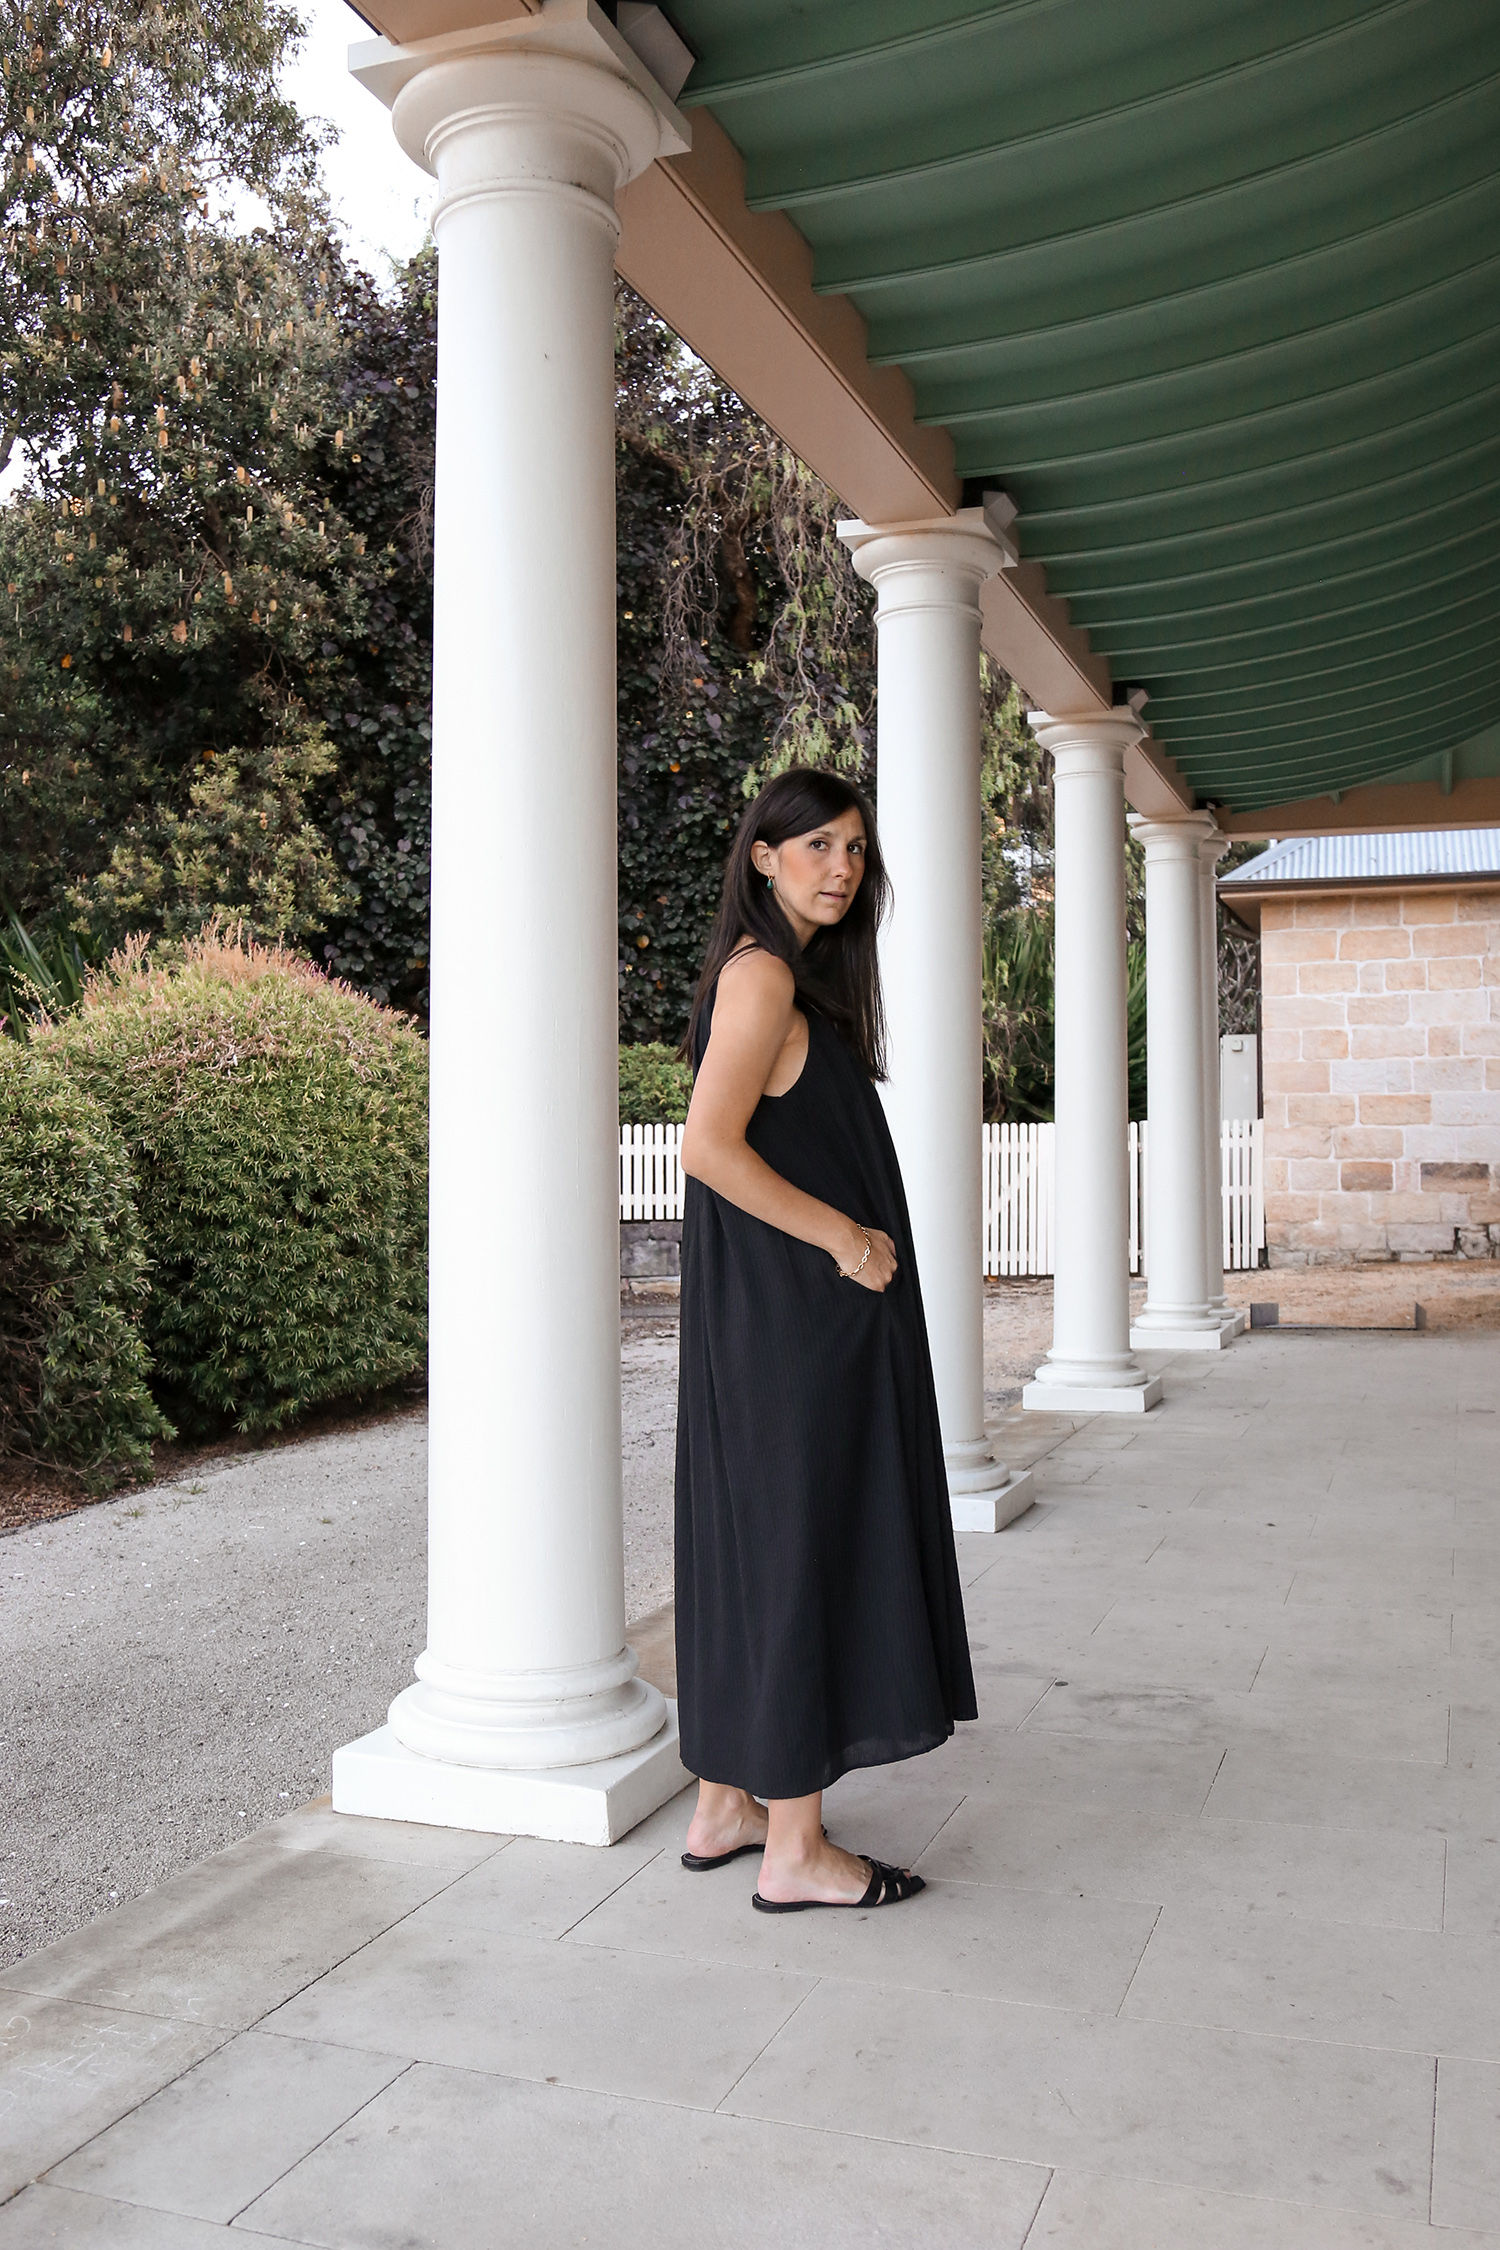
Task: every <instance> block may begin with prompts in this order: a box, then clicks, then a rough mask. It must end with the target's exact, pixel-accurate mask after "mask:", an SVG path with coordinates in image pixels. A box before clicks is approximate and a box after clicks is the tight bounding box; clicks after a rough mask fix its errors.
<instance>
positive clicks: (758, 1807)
mask: <svg viewBox="0 0 1500 2250" xmlns="http://www.w3.org/2000/svg"><path fill="white" fill-rule="evenodd" d="M765 1840H766V1808H765V1806H764V1805H763V1804H761V1802H760V1801H759V1799H758V1798H756V1797H751V1796H747V1795H746V1793H745V1792H744V1791H743V1790H734V1791H732V1792H731V1791H730V1790H727V1789H724V1790H716V1791H715V1793H714V1800H713V1802H712V1803H710V1804H705V1802H704V1800H703V1797H702V1796H701V1795H700V1797H699V1799H698V1809H697V1811H696V1812H695V1813H694V1814H693V1818H692V1821H691V1823H690V1825H689V1828H688V1832H687V1849H688V1850H689V1851H690V1852H691V1853H692V1854H693V1856H694V1858H696V1859H718V1858H719V1857H721V1855H722V1854H723V1853H725V1852H737V1851H741V1850H743V1848H744V1846H745V1845H746V1844H764V1842H765Z"/></svg>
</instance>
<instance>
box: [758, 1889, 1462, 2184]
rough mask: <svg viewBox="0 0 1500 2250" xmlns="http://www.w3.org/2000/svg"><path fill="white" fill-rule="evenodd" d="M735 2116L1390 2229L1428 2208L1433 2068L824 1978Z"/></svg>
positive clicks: (1289, 2042) (1340, 2050) (1304, 2043)
mask: <svg viewBox="0 0 1500 2250" xmlns="http://www.w3.org/2000/svg"><path fill="white" fill-rule="evenodd" d="M888 1911H889V1910H888ZM900 1911H901V1912H903V1913H904V1912H905V1911H906V1909H905V1908H904V1907H903V1908H902V1909H900ZM723 2106H724V2108H725V2109H727V2110H731V2111H733V2112H734V2113H735V2114H736V2115H740V2116H754V2117H762V2118H768V2119H780V2120H782V2121H785V2122H788V2123H790V2122H793V2121H796V2122H799V2123H802V2124H806V2125H821V2126H824V2127H827V2128H828V2129H830V2130H832V2131H836V2132H837V2131H842V2132H863V2133H869V2134H872V2135H877V2136H881V2137H889V2138H891V2139H893V2140H894V2139H906V2140H911V2141H915V2142H917V2143H919V2144H922V2145H926V2146H941V2147H947V2148H959V2149H965V2150H969V2151H973V2152H975V2153H978V2154H984V2155H991V2156H1005V2157H1011V2158H1023V2159H1024V2160H1026V2161H1029V2162H1032V2163H1042V2164H1049V2165H1050V2164H1062V2165H1067V2164H1072V2165H1077V2166H1080V2167H1082V2168H1084V2169H1089V2170H1095V2171H1098V2170H1109V2171H1113V2172H1124V2171H1129V2172H1132V2173H1138V2174H1141V2173H1143V2174H1146V2175H1148V2176H1155V2177H1158V2178H1165V2179H1172V2180H1177V2181H1179V2182H1181V2183H1182V2184H1184V2185H1186V2186H1191V2187H1206V2188H1214V2189H1217V2190H1219V2191H1221V2192H1223V2193H1227V2194H1248V2193H1254V2194H1260V2195H1268V2196H1279V2197H1282V2198H1285V2199H1289V2200H1293V2201H1303V2202H1308V2203H1317V2204H1332V2205H1334V2206H1335V2207H1345V2208H1352V2209H1355V2210H1367V2211H1376V2212H1379V2213H1381V2214H1382V2215H1386V2216H1390V2215H1403V2214H1405V2213H1406V2212H1409V2211H1410V2210H1412V2209H1413V2208H1416V2209H1418V2210H1420V2209H1422V2208H1423V2207H1424V2206H1425V2204H1426V2200H1427V2194H1428V2185H1429V2176H1430V2162H1431V2149H1432V2118H1433V2066H1432V2062H1431V2060H1430V2058H1428V2057H1426V2056H1421V2055H1409V2054H1402V2053H1395V2052H1390V2051H1385V2050H1377V2049H1370V2048H1349V2047H1330V2046H1326V2045H1319V2044H1317V2043H1315V2042H1313V2041H1311V2040H1301V2039H1248V2038H1245V2037H1244V2036H1243V2035H1239V2034H1235V2033H1232V2032H1224V2031H1218V2030H1211V2029H1199V2028H1198V2027H1197V2026H1194V2025H1179V2024H1154V2023H1144V2022H1139V2021H1133V2020H1130V2019H1128V2018H1125V2019H1119V2020H1116V2019H1109V2020H1105V2021H1101V2020H1099V2019H1098V2018H1094V2017H1088V2016H1081V2015H1064V2014H1061V2013H1059V2012H1057V2011H1055V2010H1052V2009H1045V2008H1017V2007H1009V2006H1006V2005H1005V2004H1004V2003H1003V2002H1000V2001H992V2000H971V1999H966V1998H958V1997H955V1996H952V1995H948V1994H935V1993H925V1992H905V1993H902V1994H900V1995H899V1996H898V1995H897V1994H896V1993H893V1992H883V1991H881V1990H880V1989H879V1987H877V1986H871V1985H863V1984H836V1983H834V1982H832V1981H831V1980H830V1981H829V1982H827V1983H824V1984H820V1985H819V1986H818V1989H817V1990H816V1992H814V1993H813V1995H812V1996H811V1998H810V1999H809V2000H808V2001H807V2002H806V2003H805V2004H804V2005H803V2006H802V2007H801V2008H800V2009H799V2010H798V2011H797V2013H796V2015H795V2016H794V2017H793V2018H792V2019H791V2021H790V2022H789V2023H788V2024H787V2025H786V2027H785V2028H784V2029H783V2030H782V2031H781V2032H780V2033H779V2034H778V2036H777V2037H776V2038H775V2039H773V2040H772V2041H771V2043H770V2045H769V2046H768V2047H767V2048H766V2050H765V2052H764V2053H763V2054H762V2055H761V2056H760V2057H759V2058H758V2059H757V2061H756V2062H755V2063H754V2065H753V2066H752V2068H751V2069H750V2070H748V2071H747V2072H746V2073H745V2076H744V2077H743V2078H742V2079H741V2081H740V2083H739V2084H738V2085H737V2086H736V2087H735V2089H734V2092H733V2094H732V2095H731V2096H730V2097H729V2099H728V2101H726V2102H725V2104H724V2105H723Z"/></svg>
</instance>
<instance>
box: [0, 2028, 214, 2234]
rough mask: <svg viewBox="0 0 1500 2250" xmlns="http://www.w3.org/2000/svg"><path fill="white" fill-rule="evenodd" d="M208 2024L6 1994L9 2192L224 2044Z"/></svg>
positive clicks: (4, 2162) (0, 2125) (2, 2147)
mask: <svg viewBox="0 0 1500 2250" xmlns="http://www.w3.org/2000/svg"><path fill="white" fill-rule="evenodd" d="M218 2041H219V2034H218V2033H217V2032H215V2031H211V2030H209V2029H208V2028H207V2027H206V2026H204V2025H203V2024H192V2023H172V2022H169V2021H167V2020H166V2019H164V2018H163V2017H160V2016H148V2015H136V2014H132V2013H130V2012H128V2011H126V2010H124V2009H119V2008H91V2007H87V2006H82V2005H80V2004H78V2003H77V2002H74V2001H70V2000H51V1999H45V1998H33V1997H31V1996H30V1995H28V1994H25V1993H19V1992H6V1993H0V2197H3V2196H7V2195H14V2194H15V2192H16V2190H17V2189H18V2188H21V2187H24V2186H25V2184H26V2182H27V2181H28V2180H30V2179H33V2178H34V2177H35V2176H36V2174H37V2173H38V2172H41V2171H45V2169H46V2167H47V2166H48V2165H49V2164H55V2163H57V2162H58V2161H59V2159H60V2158H62V2157H64V2156H68V2155H70V2154H71V2153H72V2151H73V2150H74V2149H75V2148H77V2147H78V2145H79V2144H80V2142H82V2141H86V2140H88V2139H89V2138H90V2136H91V2135H92V2134H94V2133H98V2132H101V2131H102V2130H103V2128H104V2127H105V2126H106V2125H111V2124H113V2122H114V2120H115V2119H116V2118H117V2117H119V2116H120V2115H122V2113H123V2112H124V2111H125V2110H127V2109H130V2108H132V2107H133V2106H134V2104H135V2103H136V2102H140V2101H144V2100H145V2099H146V2098H147V2097H148V2096H149V2095H151V2094H154V2093H155V2092H156V2091H157V2089H158V2087H160V2086H165V2085H168V2084H169V2083H170V2082H171V2080H172V2079H174V2078H175V2077H176V2076H177V2075H178V2073H179V2072H180V2071H184V2070H187V2069H188V2068H190V2067H191V2065H192V2064H193V2063H195V2062H197V2061H198V2060H199V2058H200V2057H201V2056H203V2055H205V2054H207V2053H209V2052H210V2050H211V2049H212V2048H214V2047H215V2046H217V2044H218Z"/></svg>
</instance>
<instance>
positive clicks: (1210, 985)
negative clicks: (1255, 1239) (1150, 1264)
mask: <svg viewBox="0 0 1500 2250" xmlns="http://www.w3.org/2000/svg"><path fill="white" fill-rule="evenodd" d="M1228 849H1229V838H1228V837H1227V836H1226V835H1224V834H1223V832H1222V831H1221V830H1220V829H1217V828H1210V829H1209V831H1208V833H1207V835H1205V836H1204V838H1203V841H1202V843H1201V845H1200V846H1199V855H1198V856H1199V870H1198V880H1199V884H1200V890H1199V900H1200V923H1199V942H1200V945H1201V947H1202V962H1203V968H1202V975H1201V983H1202V1010H1203V1016H1202V1021H1203V1132H1204V1139H1205V1142H1206V1144H1207V1147H1208V1151H1209V1163H1208V1177H1207V1180H1206V1181H1205V1189H1206V1193H1205V1199H1204V1201H1205V1211H1206V1217H1207V1227H1206V1240H1205V1242H1204V1284H1203V1286H1204V1296H1205V1298H1206V1300H1207V1303H1208V1307H1209V1310H1210V1311H1211V1312H1212V1313H1213V1315H1214V1317H1215V1319H1216V1320H1217V1321H1218V1323H1219V1326H1220V1329H1221V1331H1222V1333H1223V1337H1224V1341H1225V1343H1226V1344H1228V1343H1232V1342H1233V1340H1234V1338H1235V1337H1236V1336H1238V1335H1240V1334H1241V1333H1242V1332H1243V1331H1244V1330H1245V1329H1246V1328H1248V1327H1249V1325H1250V1315H1249V1313H1248V1311H1247V1310H1246V1309H1245V1307H1244V1306H1243V1305H1239V1306H1235V1305H1231V1304H1230V1302H1229V1300H1228V1298H1227V1297H1226V1296H1225V1294H1224V1158H1223V1135H1222V1133H1221V1131H1220V1119H1219V893H1218V884H1217V873H1216V871H1217V868H1218V864H1219V861H1220V860H1221V859H1222V858H1223V857H1224V854H1225V852H1227V851H1228Z"/></svg>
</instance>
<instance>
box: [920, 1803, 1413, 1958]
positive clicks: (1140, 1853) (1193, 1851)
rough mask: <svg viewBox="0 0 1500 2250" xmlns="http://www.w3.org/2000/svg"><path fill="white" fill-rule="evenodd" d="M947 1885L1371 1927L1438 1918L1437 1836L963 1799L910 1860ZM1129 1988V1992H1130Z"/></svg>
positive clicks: (1409, 1927)
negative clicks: (1200, 1906)
mask: <svg viewBox="0 0 1500 2250" xmlns="http://www.w3.org/2000/svg"><path fill="white" fill-rule="evenodd" d="M918 1866H919V1868H920V1871H921V1873H922V1874H924V1875H931V1876H939V1877H943V1878H945V1879H946V1880H948V1881H950V1882H955V1883H979V1884H1004V1885H1008V1886H1010V1887H1013V1888H1015V1889H1018V1890H1046V1891H1058V1892H1066V1893H1071V1894H1072V1895H1073V1896H1075V1897H1077V1896H1080V1895H1086V1896H1091V1897H1096V1898H1116V1899H1139V1900H1141V1901H1143V1902H1146V1903H1150V1904H1153V1905H1159V1906H1167V1905H1178V1906H1182V1905H1190V1904H1192V1903H1194V1902H1203V1903H1212V1904H1218V1905H1221V1906H1238V1907H1240V1908H1242V1909H1244V1910H1246V1911H1248V1912H1251V1913H1254V1914H1257V1915H1270V1916H1274V1917H1277V1918H1284V1917H1287V1916H1299V1917H1304V1918H1306V1917H1311V1918H1312V1919H1313V1920H1315V1921H1325V1922H1348V1923H1354V1924H1358V1925H1367V1926H1371V1927H1381V1926H1387V1925H1388V1926H1390V1927H1391V1928H1394V1929H1397V1930H1400V1931H1408V1930H1433V1931H1436V1930H1439V1929H1441V1928H1442V1926H1443V1876H1444V1849H1443V1839H1442V1837H1441V1836H1436V1835H1428V1836H1419V1835H1405V1834H1402V1833H1400V1832H1399V1831H1395V1832H1393V1831H1392V1830H1390V1829H1384V1828H1381V1829H1374V1828H1370V1829H1362V1828H1289V1827H1278V1826H1275V1825H1273V1824H1271V1823H1267V1822H1260V1821H1240V1820H1214V1819H1202V1820H1163V1819H1160V1818H1147V1817H1144V1816H1142V1817H1138V1818H1135V1819H1132V1818H1131V1817H1130V1816H1129V1815H1128V1814H1123V1813H1114V1814H1111V1815H1108V1816H1102V1815H1100V1814H1099V1813H1094V1812H1082V1811H1079V1810H1077V1809H1076V1808H1073V1807H1065V1806H1047V1805H1028V1806H1026V1807H1024V1808H1020V1809H1018V1808H1015V1807H1013V1806H1010V1805H1007V1804H1004V1803H998V1804H997V1803H995V1802H993V1801H991V1800H988V1799H984V1798H980V1797H979V1796H977V1795H976V1796H971V1797H966V1798H965V1800H964V1802H963V1803H962V1805H960V1806H959V1808H958V1810H957V1811H956V1812H955V1813H954V1815H953V1818H952V1819H951V1820H950V1821H948V1822H946V1823H945V1825H944V1827H943V1829H942V1831H941V1833H940V1834H939V1835H938V1836H937V1837H936V1838H935V1839H934V1841H933V1843H932V1844H931V1845H930V1846H929V1848H928V1850H927V1851H926V1852H925V1853H924V1854H923V1856H922V1858H921V1860H920V1861H919V1862H918ZM1133 1997H1134V1989H1132V1998H1133Z"/></svg>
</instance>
